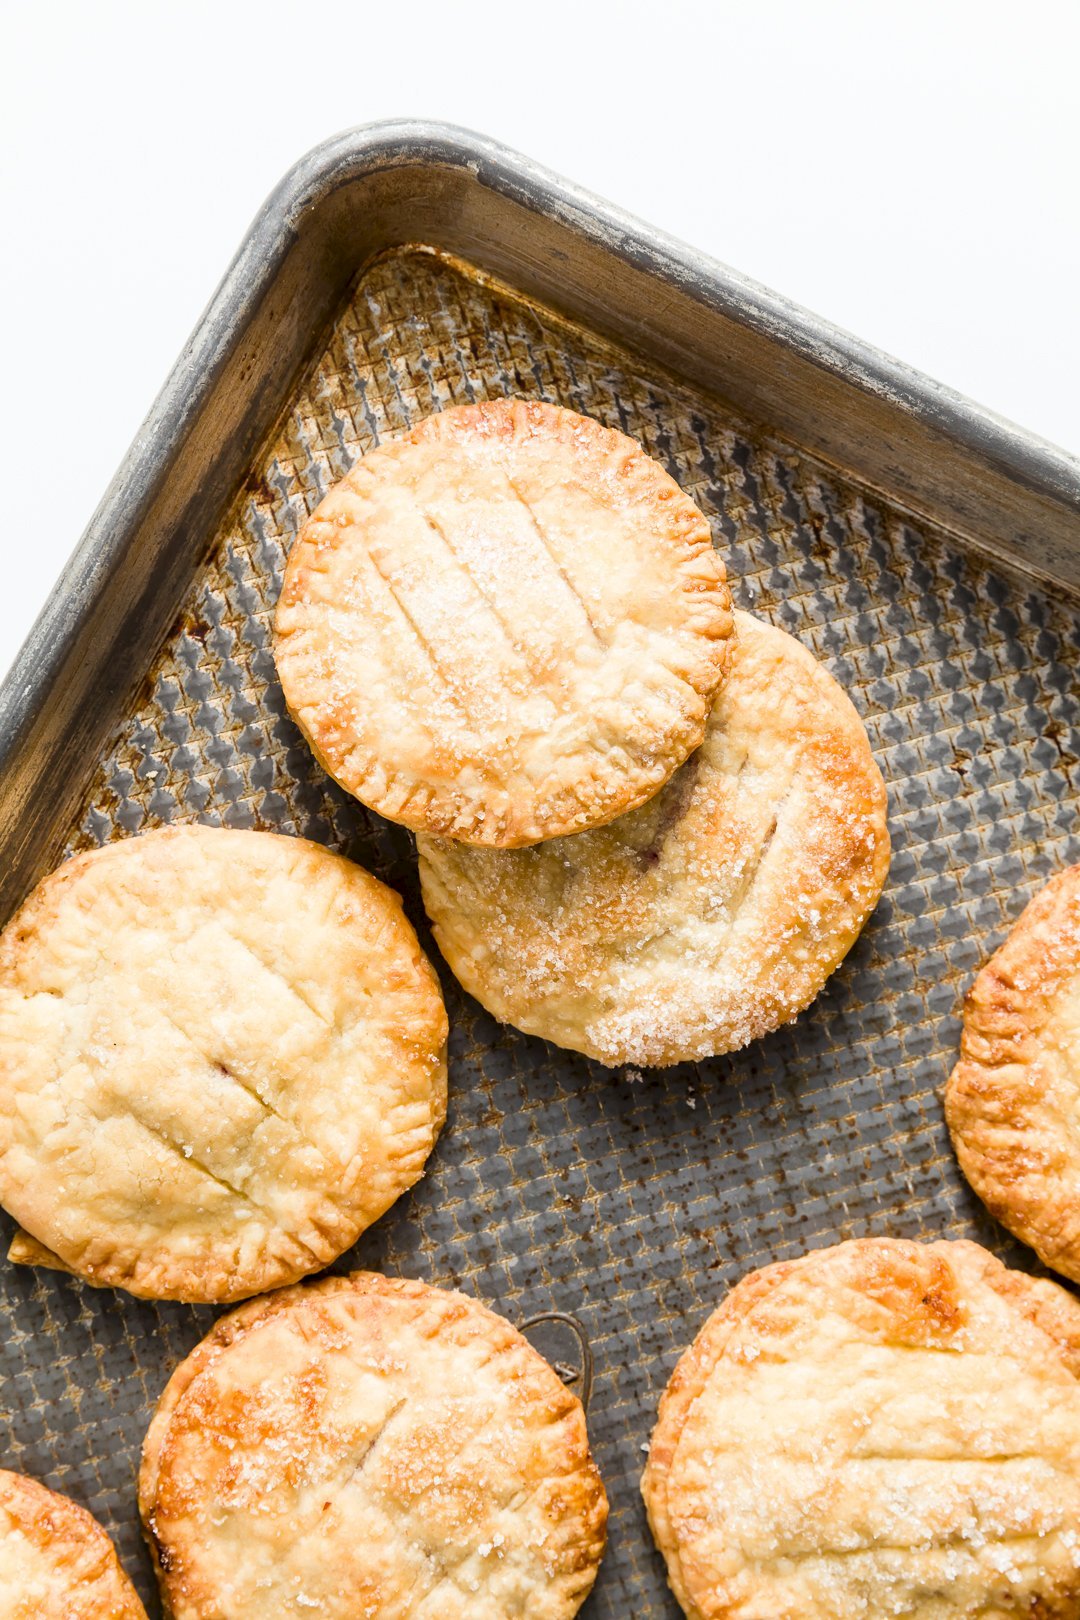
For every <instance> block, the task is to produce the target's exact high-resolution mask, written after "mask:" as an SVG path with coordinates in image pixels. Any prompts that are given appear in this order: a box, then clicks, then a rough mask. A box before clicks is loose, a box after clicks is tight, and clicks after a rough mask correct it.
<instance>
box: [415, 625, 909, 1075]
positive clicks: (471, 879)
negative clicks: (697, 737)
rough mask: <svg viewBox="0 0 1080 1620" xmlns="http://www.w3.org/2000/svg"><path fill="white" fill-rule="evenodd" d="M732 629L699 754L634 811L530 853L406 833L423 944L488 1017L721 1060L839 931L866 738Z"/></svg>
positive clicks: (753, 637) (609, 1047)
mask: <svg viewBox="0 0 1080 1620" xmlns="http://www.w3.org/2000/svg"><path fill="white" fill-rule="evenodd" d="M735 622H736V626H737V639H736V642H735V645H734V648H733V651H732V655H731V668H730V672H729V674H728V676H727V679H726V680H725V682H724V685H723V687H722V688H721V691H720V695H719V697H718V698H717V701H716V706H715V708H714V709H713V711H712V715H711V718H710V720H709V725H708V730H707V731H706V733H705V740H704V742H703V743H702V745H701V748H700V749H699V750H698V752H697V753H696V754H695V755H694V757H693V758H692V759H691V760H689V761H688V763H687V764H686V765H684V766H683V768H682V770H681V771H680V772H679V773H678V775H677V776H676V777H674V779H673V780H672V781H671V782H670V783H669V784H668V785H667V787H666V788H664V789H663V791H662V792H661V793H659V794H658V795H657V796H656V798H654V799H652V800H651V801H650V802H649V803H648V804H646V805H644V806H642V808H641V809H639V810H635V811H634V812H633V813H632V814H630V815H627V816H623V817H621V818H620V819H619V820H618V821H616V822H613V823H612V824H611V825H610V826H608V827H603V828H600V829H598V830H596V831H593V832H587V833H581V834H580V835H578V836H576V837H573V838H564V839H559V840H558V841H556V842H552V843H547V844H543V845H541V846H540V847H539V848H537V849H528V850H518V851H512V852H511V851H487V850H474V849H467V848H464V847H463V846H461V845H460V844H455V843H452V842H450V841H449V840H445V839H434V838H421V839H419V840H418V842H419V849H420V877H421V881H422V884H423V891H424V904H425V906H426V907H427V911H428V915H429V916H430V918H431V920H432V924H433V926H434V930H435V938H436V940H437V941H438V943H439V946H440V948H441V950H442V952H443V955H444V956H445V957H446V960H447V961H448V962H449V964H450V966H451V967H452V968H453V970H454V972H455V974H456V975H457V977H458V978H459V979H460V980H461V983H462V984H463V985H464V986H465V988H466V990H468V991H469V992H470V994H472V995H474V996H475V997H476V998H477V1000H478V1001H481V1002H482V1003H483V1005H484V1006H485V1007H487V1009H488V1010H489V1011H490V1012H491V1013H493V1014H494V1015H495V1017H496V1018H499V1019H501V1020H502V1021H503V1022H504V1023H508V1024H514V1025H516V1027H517V1028H518V1029H523V1030H525V1031H526V1032H527V1033H529V1034H531V1035H542V1036H544V1037H545V1039H547V1040H550V1041H554V1042H556V1043H557V1044H558V1045H559V1046H568V1047H572V1048H574V1049H575V1050H576V1051H579V1052H584V1053H585V1054H586V1055H587V1056H588V1057H593V1058H598V1059H599V1060H600V1062H602V1063H609V1064H620V1063H642V1064H661V1063H678V1062H681V1061H683V1060H685V1059H696V1058H702V1057H708V1056H712V1055H715V1054H718V1053H721V1052H729V1051H732V1050H733V1049H734V1048H736V1047H740V1046H745V1045H746V1043H747V1042H748V1041H752V1040H755V1039H756V1038H757V1037H758V1036H761V1035H764V1034H765V1033H767V1031H769V1030H772V1029H775V1028H776V1027H777V1026H778V1025H779V1024H783V1023H785V1022H786V1021H787V1020H788V1019H790V1018H793V1017H794V1016H795V1015H796V1013H798V1012H800V1011H801V1009H802V1008H803V1007H805V1006H806V1005H807V1004H808V1003H809V1002H810V1001H812V1000H813V998H814V997H815V996H816V995H817V993H818V991H819V990H820V989H821V987H822V985H823V984H824V983H825V980H826V979H827V978H828V976H829V974H830V973H831V972H832V971H833V969H834V968H835V967H836V966H837V964H838V963H839V962H840V961H841V959H842V958H843V956H844V955H845V954H846V952H847V951H848V950H849V949H850V947H851V945H852V944H853V943H854V941H855V939H856V938H857V936H858V933H859V930H860V929H861V928H862V926H863V924H864V922H865V921H866V919H867V917H868V916H869V915H870V912H871V911H872V910H873V908H874V905H875V903H876V901H877V898H878V895H879V894H880V892H881V886H882V884H883V883H884V881H885V876H886V873H887V871H888V866H889V835H888V829H887V827H886V822H885V811H886V804H885V788H884V784H883V783H882V780H881V774H880V772H879V771H878V768H877V766H876V765H875V763H874V759H873V756H872V754H871V752H870V745H869V743H868V742H867V738H866V732H865V731H864V729H863V726H862V722H861V721H860V719H859V716H858V715H857V713H856V712H855V709H854V708H853V707H852V705H851V703H850V701H849V700H848V698H847V697H846V696H845V694H844V693H843V691H841V689H840V687H839V686H838V685H837V684H836V682H835V681H834V680H833V678H832V676H831V675H829V674H827V673H826V671H825V670H824V669H823V668H822V666H821V665H820V664H819V663H818V662H817V660H816V659H815V658H814V657H813V656H812V655H811V654H810V653H809V652H807V651H806V649H805V648H804V647H802V646H800V645H799V643H798V642H797V641H795V640H793V639H792V637H791V636H788V635H785V634H784V632H783V631H782V630H774V629H772V628H771V627H770V626H768V625H766V624H763V623H761V622H760V621H759V620H756V619H753V618H751V617H750V616H749V615H748V614H745V613H737V614H736V615H735Z"/></svg>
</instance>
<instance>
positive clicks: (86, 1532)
mask: <svg viewBox="0 0 1080 1620" xmlns="http://www.w3.org/2000/svg"><path fill="white" fill-rule="evenodd" d="M0 1614H3V1617H4V1620H146V1610H145V1609H144V1608H143V1606H142V1604H141V1603H140V1602H139V1599H138V1597H137V1595H136V1593H135V1588H134V1587H133V1586H132V1585H131V1582H130V1581H129V1580H128V1578H127V1576H126V1575H125V1574H124V1572H123V1570H122V1569H121V1568H120V1565H119V1562H118V1561H117V1557H116V1552H115V1550H114V1548H113V1544H112V1542H111V1541H110V1540H109V1538H108V1536H107V1535H106V1534H105V1532H104V1530H103V1529H102V1528H101V1526H100V1525H99V1524H98V1522H97V1520H96V1519H94V1518H92V1517H91V1515H90V1514H89V1513H87V1511H86V1509H85V1508H81V1507H79V1506H78V1505H77V1503H75V1502H72V1501H70V1500H69V1499H68V1498H67V1497H66V1496H58V1495H57V1494H56V1492H55V1491H50V1490H47V1489H46V1487H45V1486H44V1485H39V1484H38V1482H37V1480H35V1479H28V1478H27V1477H26V1475H25V1474H11V1473H8V1472H7V1470H6V1469H0Z"/></svg>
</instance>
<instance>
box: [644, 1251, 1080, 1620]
mask: <svg viewBox="0 0 1080 1620" xmlns="http://www.w3.org/2000/svg"><path fill="white" fill-rule="evenodd" d="M1078 1372H1080V1303H1078V1302H1077V1301H1076V1300H1075V1299H1074V1298H1073V1297H1072V1295H1071V1294H1067V1293H1066V1292H1065V1290H1064V1289H1063V1288H1059V1287H1058V1286H1057V1284H1056V1283H1050V1282H1043V1281H1035V1280H1033V1279H1032V1278H1030V1277H1027V1276H1025V1275H1023V1274H1022V1273H1020V1272H1016V1271H1008V1270H1006V1268H1005V1267H1004V1266H1003V1265H1001V1264H1000V1262H999V1261H997V1260H995V1259H994V1258H993V1257H992V1256H991V1255H989V1254H988V1253H987V1252H986V1251H985V1250H984V1249H981V1248H979V1247H978V1246H977V1245H976V1244H974V1243H928V1244H925V1245H924V1244H919V1243H909V1242H901V1241H891V1240H889V1239H876V1238H867V1239H862V1240H859V1241H856V1242H850V1243H842V1244H840V1245H839V1246H838V1247H836V1248H831V1249H822V1250H819V1251H818V1252H816V1253H813V1254H809V1255H806V1256H805V1257H804V1258H803V1259H801V1260H795V1261H791V1262H781V1263H780V1264H777V1265H771V1266H766V1267H765V1269H764V1270H763V1271H757V1272H754V1273H753V1274H752V1275H751V1276H749V1277H747V1278H746V1279H745V1280H744V1281H743V1282H741V1283H740V1284H739V1285H738V1287H737V1288H734V1289H733V1290H732V1292H731V1293H730V1294H729V1295H728V1296H727V1298H726V1299H725V1300H724V1302H723V1303H722V1304H721V1305H720V1307H719V1309H718V1310H716V1311H714V1312H713V1314H712V1316H711V1317H710V1318H709V1320H708V1321H707V1322H706V1324H705V1326H704V1327H703V1328H702V1330H701V1332H700V1333H699V1334H698V1336H697V1338H696V1339H695V1341H694V1343H693V1345H692V1346H691V1347H690V1349H689V1350H688V1351H687V1352H686V1354H685V1355H684V1356H683V1358H682V1360H681V1361H680V1362H679V1364H678V1366H677V1368H676V1370H675V1373H674V1375H673V1377H672V1379H671V1382H670V1383H669V1385H668V1388H667V1392H666V1393H665V1395H664V1398H663V1400H662V1402H661V1405H660V1420H659V1422H658V1423H657V1426H656V1429H655V1432H654V1434H653V1438H652V1445H651V1448H650V1451H649V1460H648V1465H647V1467H646V1470H645V1477H644V1480H643V1483H642V1488H643V1491H644V1496H645V1503H646V1506H647V1509H648V1514H649V1522H650V1524H651V1526H652V1530H653V1534H654V1536H655V1537H656V1542H657V1545H658V1547H659V1548H660V1551H661V1552H662V1553H663V1555H664V1558H665V1560H666V1562H667V1567H668V1575H669V1578H670V1581H671V1585H672V1588H673V1590H674V1592H675V1595H676V1596H677V1598H678V1599H679V1602H680V1603H681V1604H682V1606H683V1608H684V1610H685V1611H686V1613H687V1615H688V1616H690V1617H691V1620H883V1617H884V1616H897V1617H906V1620H1007V1617H1009V1616H1017V1617H1019V1616H1027V1617H1029V1620H1031V1617H1034V1616H1040V1617H1042V1620H1074V1617H1075V1616H1076V1615H1077V1614H1080V1384H1078V1382H1077V1374H1078Z"/></svg>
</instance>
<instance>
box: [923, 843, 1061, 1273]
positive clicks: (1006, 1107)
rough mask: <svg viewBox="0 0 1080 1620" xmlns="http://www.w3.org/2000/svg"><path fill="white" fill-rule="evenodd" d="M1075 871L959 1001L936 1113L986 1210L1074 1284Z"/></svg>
mask: <svg viewBox="0 0 1080 1620" xmlns="http://www.w3.org/2000/svg"><path fill="white" fill-rule="evenodd" d="M1078 1110H1080V866H1071V867H1069V868H1068V870H1067V871H1064V872H1059V873H1058V875H1057V877H1054V878H1051V880H1050V882H1049V883H1048V884H1047V885H1046V887H1045V888H1044V889H1043V890H1041V892H1040V893H1039V894H1037V895H1036V896H1035V898H1034V900H1032V901H1031V903H1030V905H1029V906H1028V907H1027V908H1026V910H1025V911H1023V912H1022V913H1021V915H1020V918H1019V920H1018V921H1017V922H1016V924H1015V926H1014V927H1013V930H1012V932H1011V933H1010V935H1009V937H1008V939H1006V941H1005V943H1004V944H1003V945H1002V946H1001V948H1000V950H998V951H996V952H995V953H994V955H993V956H992V957H991V958H990V960H989V962H987V964H986V966H985V967H984V968H983V970H982V972H981V973H980V974H979V976H978V978H977V979H976V980H975V983H974V985H973V986H972V988H971V990H970V991H969V992H968V995H967V999H966V1000H965V1002H964V1024H963V1033H962V1036H961V1042H960V1061H959V1063H958V1064H957V1065H956V1068H955V1069H954V1070H953V1072H952V1075H951V1077H950V1079H949V1084H948V1086H947V1088H946V1091H945V1117H946V1119H947V1120H948V1123H949V1130H950V1131H951V1132H952V1139H953V1145H954V1146H955V1148H956V1153H957V1157H958V1158H959V1160H960V1168H961V1170H963V1172H964V1174H965V1176H966V1177H967V1178H968V1180H969V1181H970V1182H971V1185H972V1186H973V1187H974V1189H975V1191H976V1192H977V1193H978V1195H979V1197H980V1198H981V1199H982V1200H983V1202H984V1203H985V1204H986V1207H987V1208H988V1209H989V1211H990V1213H991V1214H992V1215H996V1217H997V1218H998V1220H999V1221H1001V1222H1002V1223H1003V1224H1004V1225H1005V1226H1007V1227H1008V1228H1009V1230H1010V1232H1015V1234H1016V1236H1017V1237H1018V1238H1022V1239H1023V1241H1024V1242H1025V1243H1030V1244H1031V1247H1032V1248H1033V1249H1034V1250H1035V1252H1036V1254H1037V1255H1038V1256H1039V1258H1040V1260H1043V1261H1045V1263H1046V1264H1047V1265H1048V1266H1053V1267H1054V1269H1055V1271H1060V1272H1061V1273H1062V1274H1063V1275H1064V1276H1066V1277H1071V1278H1072V1280H1073V1281H1074V1282H1080V1138H1078V1137H1077V1133H1076V1121H1077V1114H1078Z"/></svg>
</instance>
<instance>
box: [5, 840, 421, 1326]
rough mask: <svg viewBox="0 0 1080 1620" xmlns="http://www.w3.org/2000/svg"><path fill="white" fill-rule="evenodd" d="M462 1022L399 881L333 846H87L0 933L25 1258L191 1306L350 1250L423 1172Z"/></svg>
mask: <svg viewBox="0 0 1080 1620" xmlns="http://www.w3.org/2000/svg"><path fill="white" fill-rule="evenodd" d="M446 1029H447V1026H446V1015H445V1011H444V1009H443V1005H442V998H441V995H440V993H439V989H438V984H437V981H436V979H435V976H434V974H433V973H432V970H431V968H430V965H429V964H428V962H427V961H426V959H425V958H424V956H423V954H422V952H421V950H420V947H419V945H418V943H417V940H416V936H415V934H414V933H413V930H412V928H411V927H410V925H409V923H408V922H407V921H406V919H405V917H404V915H403V913H402V910H401V902H400V900H399V899H398V897H397V895H395V894H394V893H393V892H392V891H391V890H389V889H387V888H385V887H384V885H383V884H381V883H379V882H378V881H377V880H376V879H375V878H373V877H371V876H370V874H368V873H367V872H364V871H363V870H361V868H359V867H357V866H355V865H353V864H352V863H351V862H349V861H346V860H344V859H342V858H341V857H340V856H338V855H334V854H331V853H330V852H329V851H328V850H325V849H323V848H322V847H321V846H320V845H317V844H311V843H307V842H306V841H304V840H301V839H295V838H284V837H277V836H275V835H272V834H269V833H254V832H233V831H225V830H222V829H220V828H213V827H202V826H194V827H177V828H169V829H165V830H160V831H157V832H150V833H146V834H144V835H143V836H142V837H140V838H134V839H128V840H125V841H123V842H120V843H116V844H112V845H109V846H107V847H106V848H104V849H101V850H95V851H92V852H89V853H87V854H83V855H79V856H76V857H75V858H74V859H73V860H71V861H69V862H68V863H67V864H66V865H64V866H62V867H60V868H59V869H58V871H56V872H55V873H53V874H52V875H51V876H50V877H48V878H46V879H45V880H44V882H43V883H41V884H40V885H39V886H38V888H37V889H36V890H35V892H34V893H33V895H31V897H30V899H29V900H28V901H27V902H26V903H25V905H24V906H23V907H22V909H21V910H20V911H19V912H18V913H17V915H16V916H15V917H14V918H13V920H12V921H11V922H10V923H9V925H8V927H7V928H6V929H5V930H4V933H3V934H2V935H0V1202H2V1203H3V1204H4V1206H5V1207H6V1208H7V1209H8V1210H9V1211H10V1212H11V1213H12V1214H13V1215H14V1216H15V1217H16V1219H17V1220H18V1221H19V1222H20V1223H21V1225H22V1226H23V1227H24V1228H25V1234H24V1235H22V1234H21V1235H20V1236H18V1237H17V1239H16V1242H15V1244H14V1245H13V1251H12V1257H13V1258H15V1259H24V1260H29V1261H32V1262H37V1263H43V1264H53V1265H58V1266H59V1267H60V1268H61V1269H69V1270H73V1271H75V1272H76V1273H78V1274H81V1275H83V1276H85V1277H87V1278H88V1279H90V1280H91V1281H93V1282H97V1283H102V1284H112V1285H115V1286H120V1287H124V1288H128V1289H130V1290H131V1291H132V1292H133V1293H137V1294H143V1295H146V1296H148V1297H152V1298H180V1299H188V1300H230V1299H237V1298H242V1297H244V1296H245V1295H247V1294H252V1293H256V1292H258V1291H259V1290H261V1289H264V1288H270V1287H274V1286H276V1285H279V1284H281V1283H287V1282H293V1281H295V1280H296V1279H297V1278H298V1277H301V1276H304V1275H306V1274H307V1273H308V1272H310V1271H312V1270H316V1269H318V1268H319V1267H321V1266H323V1265H326V1264H328V1263H329V1261H331V1260H333V1259H335V1258H336V1257H337V1255H339V1254H340V1253H342V1251H343V1250H344V1249H346V1248H348V1247H349V1245H350V1244H351V1243H353V1242H354V1241H355V1239H356V1237H357V1236H358V1235H359V1233H360V1232H362V1231H363V1230H364V1229H365V1227H367V1226H369V1225H370V1224H371V1222H372V1221H374V1220H375V1219H377V1218H378V1216H379V1215H381V1214H382V1213H383V1211H384V1210H386V1209H387V1208H388V1207H389V1205H390V1204H391V1203H392V1202H393V1201H394V1199H395V1198H397V1197H398V1196H399V1194H401V1193H402V1192H404V1191H405V1190H406V1189H407V1188H408V1187H410V1186H411V1185H412V1184H413V1183H414V1182H415V1181H416V1180H417V1178H418V1177H419V1176H420V1175H421V1173H422V1171H423V1167H424V1163H425V1160H426V1159H427V1156H428V1154H429V1153H430V1151H431V1148H432V1146H433V1144H434V1141H435V1138H436V1136H437V1134H438V1132H439V1129H440V1127H441V1125H442V1122H443V1119H444V1117H445V1112H446V1060H445V1043H446Z"/></svg>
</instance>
